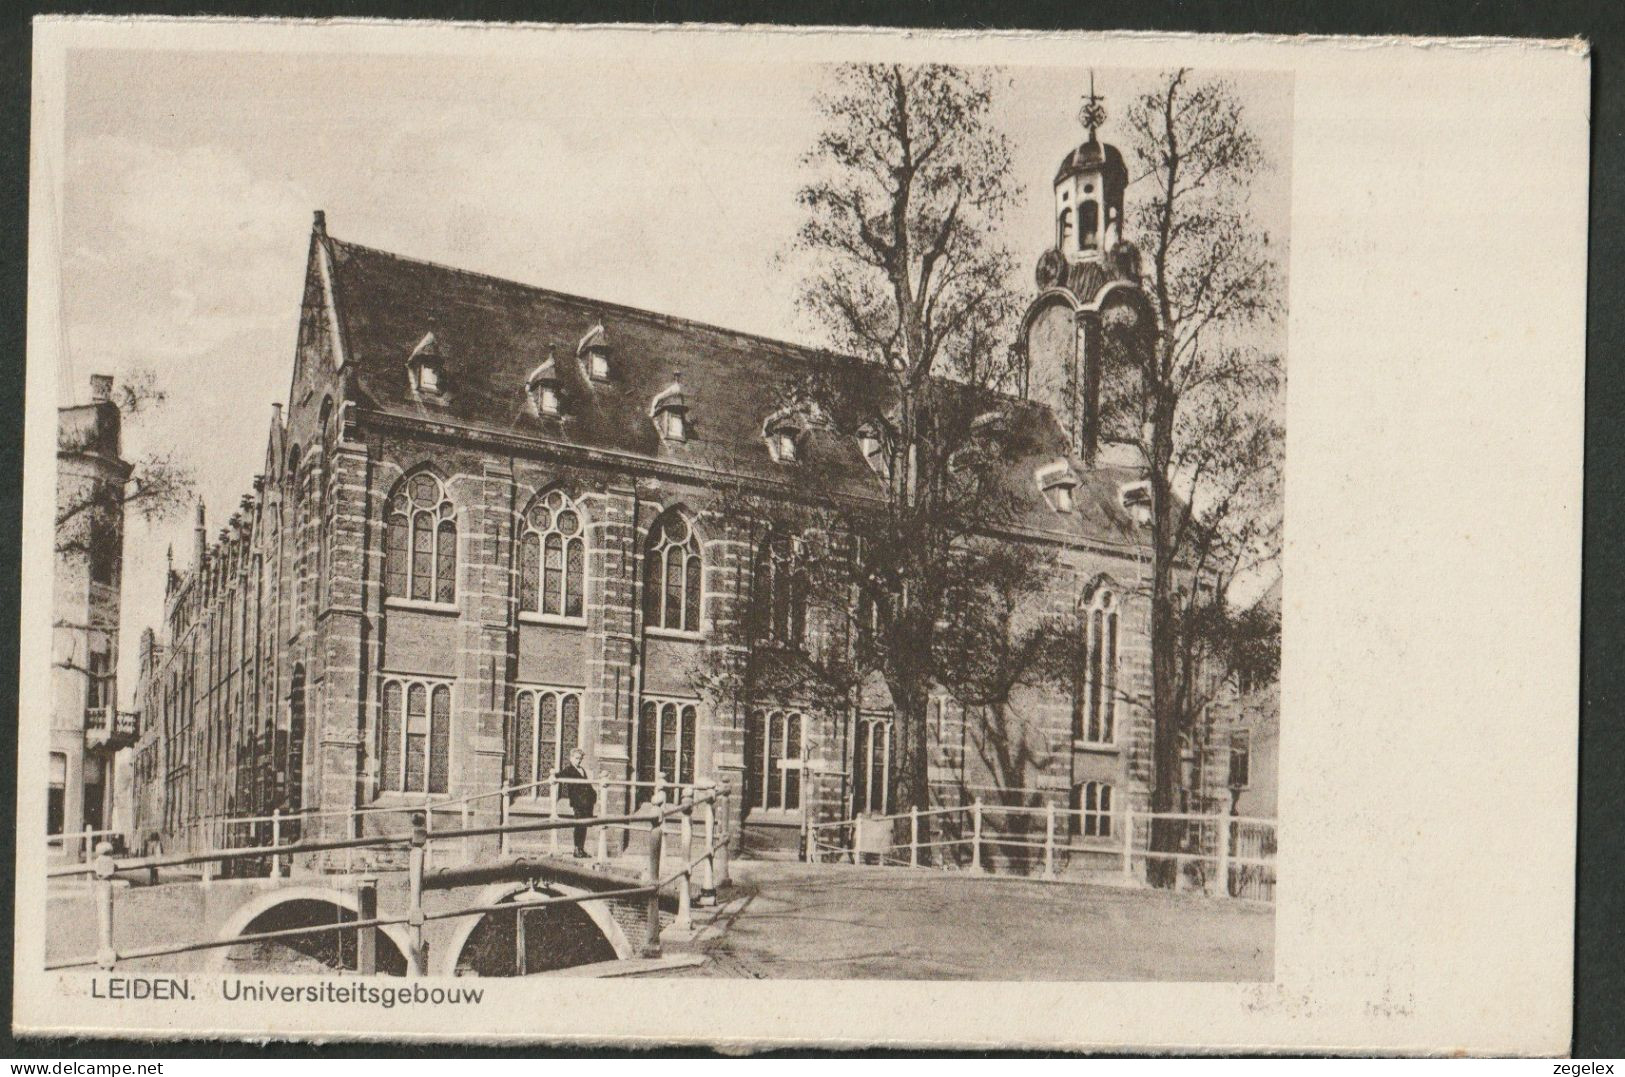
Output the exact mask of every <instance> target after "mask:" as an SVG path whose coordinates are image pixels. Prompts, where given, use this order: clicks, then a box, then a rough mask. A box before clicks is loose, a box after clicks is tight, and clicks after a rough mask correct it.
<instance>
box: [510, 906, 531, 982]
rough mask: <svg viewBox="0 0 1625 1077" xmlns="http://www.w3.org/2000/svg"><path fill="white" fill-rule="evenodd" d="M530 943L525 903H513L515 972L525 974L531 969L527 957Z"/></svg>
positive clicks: (516, 974) (518, 974)
mask: <svg viewBox="0 0 1625 1077" xmlns="http://www.w3.org/2000/svg"><path fill="white" fill-rule="evenodd" d="M529 951H530V943H529V942H528V941H527V940H526V939H525V903H524V902H523V901H516V902H514V903H513V974H514V975H515V976H524V975H526V973H527V972H528V971H529V970H528V964H529V962H528V961H527V957H528V954H529Z"/></svg>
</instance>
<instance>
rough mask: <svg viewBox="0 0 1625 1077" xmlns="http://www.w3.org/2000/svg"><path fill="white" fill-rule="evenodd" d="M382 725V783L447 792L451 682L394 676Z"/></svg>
mask: <svg viewBox="0 0 1625 1077" xmlns="http://www.w3.org/2000/svg"><path fill="white" fill-rule="evenodd" d="M381 698H382V701H383V714H382V715H381V719H380V721H379V725H378V760H379V767H378V787H379V789H381V790H383V791H384V792H392V793H444V792H447V791H448V790H449V788H450V775H451V685H450V684H448V683H446V682H444V681H440V682H436V681H424V680H416V679H412V680H408V679H404V678H398V677H390V678H388V679H386V680H385V681H384V687H383V692H382V695H381Z"/></svg>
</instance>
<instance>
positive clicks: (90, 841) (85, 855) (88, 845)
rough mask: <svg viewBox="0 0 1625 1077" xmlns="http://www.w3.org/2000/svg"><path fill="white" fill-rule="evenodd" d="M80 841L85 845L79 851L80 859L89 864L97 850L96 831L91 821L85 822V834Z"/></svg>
mask: <svg viewBox="0 0 1625 1077" xmlns="http://www.w3.org/2000/svg"><path fill="white" fill-rule="evenodd" d="M79 841H80V844H81V845H82V846H83V848H82V849H81V850H80V852H79V859H80V860H82V861H84V862H85V863H86V864H88V863H90V862H91V860H92V859H93V858H94V855H95V852H96V832H95V831H94V830H92V829H91V826H90V824H89V823H86V824H85V833H84V836H83V837H82V838H80V839H79Z"/></svg>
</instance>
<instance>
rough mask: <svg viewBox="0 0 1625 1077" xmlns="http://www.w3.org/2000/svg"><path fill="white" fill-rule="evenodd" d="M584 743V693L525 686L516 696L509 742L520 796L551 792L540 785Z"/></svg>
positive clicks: (510, 760)
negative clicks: (582, 739) (582, 740)
mask: <svg viewBox="0 0 1625 1077" xmlns="http://www.w3.org/2000/svg"><path fill="white" fill-rule="evenodd" d="M580 744H581V693H580V692H579V691H576V690H574V689H569V688H522V689H520V690H519V692H518V693H517V694H516V695H515V696H514V715H513V725H512V727H511V735H510V738H509V742H508V760H509V764H510V767H511V768H512V769H511V779H512V781H511V784H512V785H515V786H521V787H524V786H529V788H519V789H516V790H515V794H516V795H518V796H529V797H536V796H542V795H544V794H547V793H551V792H552V790H550V789H546V788H542V787H541V786H540V785H539V784H532V783H542V782H546V781H547V780H548V779H549V778H551V777H553V775H554V774H555V773H557V771H558V769H559V768H560V767H562V766H563V765H564V764H565V763H566V762H567V761H568V760H569V758H570V753H571V752H572V751H574V750H575V749H576V748H577V747H579V746H580Z"/></svg>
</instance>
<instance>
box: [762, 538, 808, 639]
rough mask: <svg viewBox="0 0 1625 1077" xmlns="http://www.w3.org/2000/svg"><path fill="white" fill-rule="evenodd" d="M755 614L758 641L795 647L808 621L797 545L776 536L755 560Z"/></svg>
mask: <svg viewBox="0 0 1625 1077" xmlns="http://www.w3.org/2000/svg"><path fill="white" fill-rule="evenodd" d="M754 592H755V593H754V595H753V599H754V604H755V609H754V613H755V616H756V624H757V634H758V636H759V638H761V639H765V640H772V641H773V642H775V643H782V644H784V645H785V646H787V647H794V646H796V645H797V644H799V643H800V642H801V636H802V632H803V631H804V629H805V627H806V621H807V602H806V596H805V587H804V584H803V580H802V578H801V574H800V572H799V571H798V570H797V567H796V541H795V539H793V538H791V537H790V536H789V535H785V534H782V533H777V532H775V533H774V534H771V535H769V536H768V537H767V538H766V539H764V540H763V541H762V546H761V549H760V551H758V553H757V556H756V586H755V589H754Z"/></svg>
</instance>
